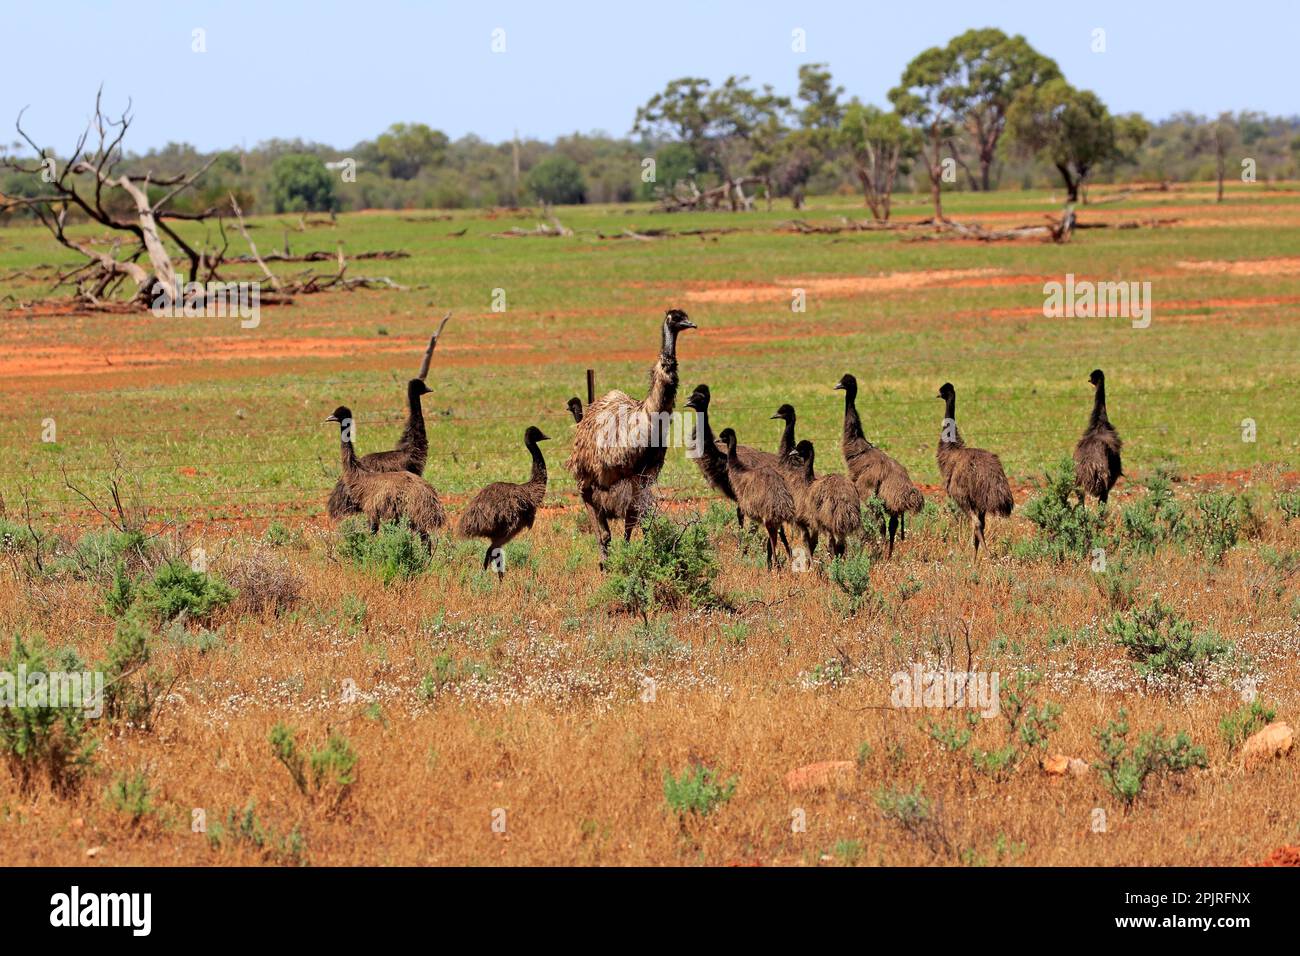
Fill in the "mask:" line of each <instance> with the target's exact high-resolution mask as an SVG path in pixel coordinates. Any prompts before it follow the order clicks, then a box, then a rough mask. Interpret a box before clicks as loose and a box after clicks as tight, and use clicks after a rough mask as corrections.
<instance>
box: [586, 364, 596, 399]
mask: <svg viewBox="0 0 1300 956" xmlns="http://www.w3.org/2000/svg"><path fill="white" fill-rule="evenodd" d="M595 400H596V370H595V369H594V368H589V369H587V404H588V405H590V404H591V403H592V402H594V401H595Z"/></svg>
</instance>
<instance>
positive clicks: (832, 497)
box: [792, 440, 862, 558]
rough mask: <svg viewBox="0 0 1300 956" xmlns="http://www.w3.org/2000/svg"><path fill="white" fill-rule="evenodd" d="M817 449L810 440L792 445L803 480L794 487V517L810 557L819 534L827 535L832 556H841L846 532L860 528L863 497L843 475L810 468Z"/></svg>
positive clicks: (859, 529)
mask: <svg viewBox="0 0 1300 956" xmlns="http://www.w3.org/2000/svg"><path fill="white" fill-rule="evenodd" d="M815 455H816V451H815V449H814V448H813V443H812V442H810V441H807V440H805V441H801V442H799V444H798V445H796V446H795V457H794V458H793V459H792V461H793V462H794V463H795V464H797V465H798V466H799V467H801V468H802V469H803V473H804V483H803V484H802V485H801V486H800V487H799V488H798V489H797V490H796V491H795V493H794V497H795V521H796V522H797V523H798V525H799V530H800V531H802V532H803V539H804V543H805V544H806V545H807V546H808V555H809V557H811V556H812V555H813V553H814V552H815V551H816V550H817V541H818V539H819V538H820V536H821V535H823V534H824V535H826V537H827V538H829V539H830V549H831V556H832V557H835V558H842V557H844V552H845V549H846V548H847V546H848V539H849V535H851V534H853V533H854V532H855V531H861V530H862V501H861V499H860V498H859V497H858V490H857V488H855V487H854V486H853V482H851V481H849V479H848V478H846V477H845V476H844V475H829V474H828V475H822V476H821V477H817V476H816V475H815V474H814V472H813V461H814V458H815Z"/></svg>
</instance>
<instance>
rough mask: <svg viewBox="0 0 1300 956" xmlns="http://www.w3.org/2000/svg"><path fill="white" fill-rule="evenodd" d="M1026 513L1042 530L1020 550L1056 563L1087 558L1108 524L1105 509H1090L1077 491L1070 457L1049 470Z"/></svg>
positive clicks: (1021, 546)
mask: <svg viewBox="0 0 1300 956" xmlns="http://www.w3.org/2000/svg"><path fill="white" fill-rule="evenodd" d="M1022 513H1023V514H1024V516H1025V517H1026V518H1028V519H1029V520H1030V521H1031V522H1032V523H1033V524H1034V526H1035V528H1037V529H1038V530H1037V533H1036V535H1035V537H1034V538H1033V539H1032V540H1031V541H1028V542H1024V543H1023V544H1021V545H1020V547H1019V548H1018V549H1017V550H1018V551H1019V552H1021V553H1022V554H1023V556H1024V557H1044V558H1049V559H1052V560H1054V561H1069V560H1075V561H1082V560H1085V559H1087V558H1088V556H1089V554H1090V552H1091V551H1092V548H1093V546H1094V544H1096V543H1097V542H1098V541H1100V539H1101V536H1102V533H1103V531H1104V529H1105V523H1106V520H1105V510H1104V507H1103V508H1101V509H1098V510H1095V511H1094V510H1091V509H1089V508H1088V507H1087V505H1086V504H1085V503H1084V502H1083V500H1082V496H1081V495H1079V493H1078V491H1077V490H1076V487H1075V474H1074V462H1073V461H1072V460H1070V459H1069V458H1062V459H1061V460H1060V461H1059V462H1057V463H1056V465H1055V466H1054V467H1052V468H1049V469H1048V471H1047V474H1046V476H1045V479H1044V484H1043V489H1042V491H1041V492H1040V493H1039V494H1038V495H1037V496H1035V497H1034V498H1032V499H1030V501H1029V502H1028V503H1027V504H1026V505H1025V506H1024V508H1023V509H1022Z"/></svg>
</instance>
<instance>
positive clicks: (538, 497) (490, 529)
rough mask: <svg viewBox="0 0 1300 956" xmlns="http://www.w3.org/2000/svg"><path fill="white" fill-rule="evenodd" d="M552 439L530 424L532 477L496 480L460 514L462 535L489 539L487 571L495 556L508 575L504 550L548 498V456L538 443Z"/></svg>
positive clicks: (499, 573)
mask: <svg viewBox="0 0 1300 956" xmlns="http://www.w3.org/2000/svg"><path fill="white" fill-rule="evenodd" d="M548 438H549V436H547V435H544V434H542V431H541V429H540V428H537V427H536V426H534V425H530V426H528V430H527V431H525V432H524V447H525V448H527V449H528V454H530V455H531V456H532V459H533V470H532V474H531V475H529V478H528V480H527V481H525V482H522V483H519V484H516V483H514V482H509V481H494V482H493V483H492V484H490V485H488V486H487V487H486V488H484V489H483V490H482V491H480V492H479V493H478V494H477V495H475V496H474V500H473V501H471V502H470V503H469V505H468V506H466V508H465V510H464V512H463V513H462V514H461V516H460V523H459V525H458V527H457V530H458V531H459V532H460V534H461V535H463V536H464V537H466V538H487V539H488V541H489V544H488V549H487V552H486V553H485V554H484V555H483V569H484V570H487V568H488V565H489V564H491V563H492V562H493V559H494V557H495V559H496V569H497V577H498V578H501V577H505V559H504V557H503V556H502V554H501V550H500V549H501V548H503V547H505V545H506V544H507V543H508V542H510V541H512V540H513V539H514V538H515V537H516V536H517V535H519V534H520V533H522V532H524V531H527V530H529V529H530V528H532V526H533V520H534V519H535V518H536V517H537V509H538V507H540V506H541V503H542V499H543V498H545V497H546V459H545V458H543V457H542V450H541V449H540V448H538V447H537V443H538V442H542V441H547V440H548Z"/></svg>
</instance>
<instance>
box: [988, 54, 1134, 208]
mask: <svg viewBox="0 0 1300 956" xmlns="http://www.w3.org/2000/svg"><path fill="white" fill-rule="evenodd" d="M1007 123H1008V128H1009V129H1010V132H1011V136H1012V138H1013V140H1014V141H1015V143H1016V145H1017V147H1018V148H1019V149H1020V150H1021V151H1023V152H1027V153H1031V154H1038V155H1041V156H1042V157H1044V158H1045V159H1046V160H1047V161H1048V162H1050V163H1051V164H1052V165H1053V166H1055V167H1056V169H1057V171H1058V172H1060V174H1061V178H1062V179H1063V180H1064V181H1065V188H1066V191H1067V193H1068V196H1069V201H1070V202H1077V201H1078V198H1079V189H1080V187H1081V186H1082V185H1083V184H1084V183H1086V182H1087V180H1088V177H1089V176H1090V175H1092V174H1093V173H1094V172H1096V170H1097V169H1098V168H1099V167H1100V166H1102V165H1103V164H1105V163H1108V162H1113V161H1118V160H1123V159H1125V158H1126V157H1128V156H1131V155H1132V153H1133V151H1134V150H1136V148H1137V147H1138V146H1139V145H1141V143H1142V141H1143V140H1145V138H1146V135H1147V131H1148V129H1149V127H1148V126H1147V125H1146V122H1145V121H1144V120H1141V119H1140V117H1131V116H1126V117H1122V118H1121V121H1120V122H1117V121H1116V119H1115V117H1113V116H1111V114H1110V110H1108V109H1106V104H1105V103H1103V102H1102V101H1101V99H1100V98H1099V97H1098V96H1097V94H1096V93H1093V92H1092V91H1091V90H1079V89H1075V88H1074V87H1073V86H1071V85H1070V84H1069V83H1067V82H1066V81H1065V80H1064V79H1060V78H1058V79H1055V80H1050V81H1048V82H1047V83H1044V84H1043V85H1042V86H1037V87H1026V88H1025V89H1023V90H1021V91H1020V94H1019V95H1018V96H1017V97H1016V99H1015V101H1014V102H1013V103H1012V105H1011V109H1010V110H1009V111H1008V114H1007Z"/></svg>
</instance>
